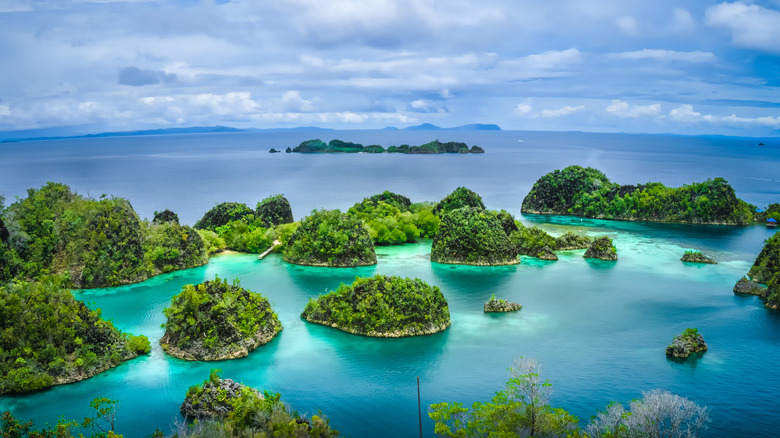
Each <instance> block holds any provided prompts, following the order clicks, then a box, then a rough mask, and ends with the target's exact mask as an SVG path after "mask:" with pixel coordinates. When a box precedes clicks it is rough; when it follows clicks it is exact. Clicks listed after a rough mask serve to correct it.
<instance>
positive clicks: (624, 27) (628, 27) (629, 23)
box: [615, 15, 639, 36]
mask: <svg viewBox="0 0 780 438" xmlns="http://www.w3.org/2000/svg"><path fill="white" fill-rule="evenodd" d="M615 25H616V26H617V27H618V28H619V29H620V30H621V31H623V33H625V34H626V35H630V36H638V35H639V21H638V20H637V19H636V18H634V17H632V16H630V15H624V16H622V17H620V18H618V19H617V20H615Z"/></svg>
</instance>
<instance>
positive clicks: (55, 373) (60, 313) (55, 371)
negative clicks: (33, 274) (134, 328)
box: [0, 278, 150, 394]
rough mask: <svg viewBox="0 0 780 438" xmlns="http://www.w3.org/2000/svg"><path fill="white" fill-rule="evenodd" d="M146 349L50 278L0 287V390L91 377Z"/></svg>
mask: <svg viewBox="0 0 780 438" xmlns="http://www.w3.org/2000/svg"><path fill="white" fill-rule="evenodd" d="M149 351H150V346H149V340H148V339H147V338H146V336H143V335H141V336H133V335H130V334H127V333H122V332H120V331H119V330H117V329H116V328H115V327H114V326H113V325H112V324H111V322H109V321H105V320H103V319H101V318H100V310H90V309H88V308H87V306H85V305H84V303H82V302H81V301H77V300H76V299H75V298H73V295H72V294H71V293H70V291H69V290H67V289H65V288H63V287H62V286H61V284H60V283H59V282H58V281H56V280H55V279H52V278H42V279H41V280H40V281H39V282H37V283H28V282H17V281H14V282H10V283H8V284H6V285H3V286H0V394H7V393H16V392H28V391H36V390H39V389H43V388H48V387H50V386H53V385H60V384H63V383H71V382H76V381H79V380H83V379H86V378H88V377H92V376H94V375H95V374H98V373H100V372H103V371H105V370H107V369H109V368H111V367H114V366H116V365H119V364H120V363H121V362H123V361H125V360H128V359H132V358H134V357H136V356H137V355H138V354H145V353H148V352H149Z"/></svg>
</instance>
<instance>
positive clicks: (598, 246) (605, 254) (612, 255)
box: [583, 236, 618, 261]
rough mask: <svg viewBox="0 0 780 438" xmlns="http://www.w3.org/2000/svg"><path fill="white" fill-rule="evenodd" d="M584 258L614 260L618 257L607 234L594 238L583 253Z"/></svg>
mask: <svg viewBox="0 0 780 438" xmlns="http://www.w3.org/2000/svg"><path fill="white" fill-rule="evenodd" d="M583 257H584V258H586V259H601V260H610V261H614V260H617V259H618V255H617V249H616V248H615V245H613V244H612V239H610V238H609V237H607V236H603V237H599V238H598V239H596V240H594V241H593V243H592V244H591V245H590V246H589V247H588V250H587V251H585V255H583Z"/></svg>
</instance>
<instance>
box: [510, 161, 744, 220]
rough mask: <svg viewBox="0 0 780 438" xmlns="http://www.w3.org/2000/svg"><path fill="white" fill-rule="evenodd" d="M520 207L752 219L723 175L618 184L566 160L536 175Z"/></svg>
mask: <svg viewBox="0 0 780 438" xmlns="http://www.w3.org/2000/svg"><path fill="white" fill-rule="evenodd" d="M521 211H522V212H523V213H530V214H557V215H572V216H581V217H587V218H595V219H615V220H627V221H653V222H681V223H694V224H713V225H747V224H750V223H752V222H754V220H755V219H756V216H755V214H754V212H755V211H756V207H755V206H753V205H750V204H748V203H747V202H745V201H743V200H741V199H739V198H737V195H736V194H735V192H734V189H733V188H732V187H731V186H730V185H729V184H728V182H727V181H726V180H725V179H723V178H715V179H710V180H707V181H705V182H701V183H692V184H690V185H684V186H682V187H666V186H664V185H663V184H661V183H657V182H655V183H653V182H651V183H646V184H639V185H620V184H617V183H613V182H612V181H610V180H609V179H608V178H607V177H606V175H604V174H603V173H602V172H600V171H598V170H596V169H593V168H590V167H581V166H569V167H567V168H565V169H563V170H555V171H553V172H550V173H548V174H546V175H544V176H542V177H541V178H539V179H538V180H537V181H536V183H534V185H533V187H532V188H531V191H530V192H529V193H528V195H527V196H526V197H525V199H523V205H522V210H521Z"/></svg>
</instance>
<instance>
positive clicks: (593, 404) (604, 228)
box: [0, 131, 780, 437]
mask: <svg viewBox="0 0 780 438" xmlns="http://www.w3.org/2000/svg"><path fill="white" fill-rule="evenodd" d="M317 135H319V136H320V138H322V139H323V140H326V141H327V140H329V139H330V138H334V137H335V138H341V139H343V140H350V141H359V142H362V143H364V144H369V143H378V144H382V145H383V146H389V145H392V144H401V143H411V144H420V143H423V142H426V141H429V140H432V139H435V138H439V139H440V140H443V141H444V140H463V141H466V142H467V143H468V144H469V145H471V144H479V145H480V146H483V147H484V148H485V149H486V151H487V153H486V154H484V155H465V156H461V155H442V156H411V155H386V154H385V155H370V154H359V155H299V154H284V153H282V154H269V153H268V152H267V151H268V149H269V148H270V147H275V148H277V149H280V148H281V149H284V148H286V147H287V146H295V145H296V144H297V143H298V142H300V141H301V140H305V139H308V138H311V137H312V135H311V134H307V133H284V134H267V133H266V134H212V135H187V136H163V137H137V138H115V139H88V140H58V141H40V142H25V143H11V144H3V145H0V158H2V160H0V193H3V194H5V195H6V197H7V198H9V200H13V197H14V196H24V193H25V189H26V188H28V187H39V186H40V185H41V184H43V183H44V182H45V181H47V180H52V181H58V182H64V183H66V184H69V185H70V186H71V187H72V188H73V189H74V190H76V191H78V192H80V193H89V194H91V195H93V196H99V195H100V194H102V193H107V194H109V195H116V196H122V197H126V198H128V199H129V200H130V201H131V202H132V203H133V205H134V206H135V208H136V209H137V210H138V211H139V214H140V215H141V216H142V217H150V216H151V214H152V212H153V211H154V210H162V209H164V208H171V209H172V210H174V211H176V212H177V213H178V214H179V215H180V217H181V219H182V221H183V222H185V223H190V224H191V223H194V221H195V220H197V219H198V218H199V217H200V216H201V215H202V214H203V213H204V212H205V211H206V210H207V209H208V208H210V207H211V206H213V205H214V204H215V203H217V202H220V201H227V200H233V201H241V202H246V203H248V204H249V205H251V206H254V204H255V203H256V202H257V201H259V200H261V199H262V198H264V197H266V196H269V195H272V194H275V193H284V194H285V195H286V196H287V198H288V199H289V200H290V202H291V204H292V206H293V212H294V214H295V216H296V218H301V217H303V216H305V215H307V214H308V212H309V211H311V210H312V209H315V208H320V207H325V208H341V209H342V210H344V209H347V208H348V207H349V206H351V205H352V204H353V203H354V202H357V201H359V200H360V199H361V198H362V197H364V196H369V195H372V194H375V193H378V192H381V191H382V190H385V189H388V190H392V191H395V192H397V193H402V194H405V195H407V196H409V197H411V198H412V200H413V201H422V200H431V201H436V200H438V199H440V198H441V197H443V196H444V195H446V194H447V193H449V192H450V191H452V190H453V189H454V188H455V187H457V186H459V185H465V186H467V187H469V188H472V189H473V190H475V191H477V192H478V193H480V194H481V195H482V197H483V199H484V200H485V203H486V204H487V205H488V207H490V208H495V209H500V208H504V209H507V210H509V211H510V212H513V213H515V214H519V210H520V204H521V202H522V198H523V197H524V196H525V194H526V193H527V192H528V190H529V189H530V187H531V185H532V184H533V182H534V181H535V180H536V179H537V178H538V177H539V176H541V175H543V174H544V173H547V172H548V171H550V170H553V169H556V168H561V167H564V166H566V165H569V164H582V165H590V166H594V167H597V168H599V169H600V170H602V171H604V172H605V173H606V174H607V176H609V177H610V178H611V179H612V180H613V181H618V182H621V183H640V182H647V181H661V182H663V183H665V184H668V185H680V184H685V183H690V182H694V181H701V180H704V179H707V178H710V177H716V176H722V177H725V178H726V179H727V180H729V181H730V182H731V183H732V185H733V186H734V187H735V189H736V191H737V194H738V196H740V197H741V198H743V199H745V200H747V201H749V202H751V203H754V204H756V205H758V206H765V205H766V204H768V203H770V202H780V193H779V189H780V182H779V181H778V180H780V172H779V171H778V169H780V149H779V148H778V146H777V145H776V144H773V143H772V142H768V141H766V140H762V141H763V142H764V143H766V146H763V147H760V146H757V143H758V142H759V140H752V139H728V138H696V137H694V138H691V137H677V136H634V135H608V134H578V133H528V132H393V131H355V132H349V131H347V132H333V133H330V132H324V133H323V132H320V133H317ZM518 140H523V141H522V142H520V141H518ZM522 220H523V221H525V222H526V223H529V224H536V225H539V226H541V227H542V228H545V229H546V230H548V231H550V232H552V233H556V234H557V233H562V232H564V231H567V230H574V231H580V230H581V231H582V232H585V233H588V234H591V235H599V234H608V235H610V236H611V237H612V238H613V239H614V241H615V244H616V246H617V248H618V252H619V256H620V260H619V261H618V262H616V263H608V262H592V261H586V260H584V259H583V258H582V253H583V251H569V252H564V253H562V254H560V260H559V261H557V262H544V261H539V260H534V259H524V260H523V263H522V264H520V265H517V266H504V267H495V268H486V267H466V266H448V265H440V264H435V263H431V262H430V261H429V253H430V242H421V243H419V244H415V245H406V246H403V247H385V248H379V249H378V253H379V263H378V265H377V266H375V267H366V268H356V269H327V268H306V267H298V266H293V265H288V264H286V263H284V262H283V261H282V260H281V258H280V257H279V256H277V255H271V256H269V257H268V258H266V259H265V260H263V261H258V260H257V259H256V257H255V256H251V255H224V256H218V257H215V258H212V260H211V262H210V263H209V264H208V265H207V266H204V267H201V268H196V269H191V270H187V271H181V272H177V273H172V274H168V275H163V276H159V277H156V278H153V279H151V280H149V281H146V282H144V283H140V284H136V285H131V286H125V287H121V288H112V289H99V290H92V291H83V292H79V293H78V294H77V297H78V298H79V299H82V300H84V301H85V302H86V303H88V305H90V306H92V307H100V308H102V309H103V315H104V316H105V317H107V318H110V319H112V320H113V321H114V323H115V324H116V325H117V326H118V327H120V328H121V329H123V330H128V331H131V332H133V333H143V334H146V335H147V336H149V338H150V339H151V340H152V341H153V343H154V349H153V351H152V354H151V355H150V356H149V357H144V358H140V359H136V360H133V361H130V362H126V363H124V364H122V365H121V366H119V367H117V368H115V369H113V370H111V371H108V372H106V373H103V374H101V375H99V376H97V377H94V378H92V379H89V380H86V381H83V382H80V383H77V384H72V385H66V386H61V387H57V388H54V389H51V390H47V391H43V392H39V393H35V394H30V395H25V396H13V397H10V396H6V397H3V398H0V409H10V410H11V411H12V412H13V413H14V414H15V415H16V416H18V417H20V418H25V419H34V420H36V421H37V422H46V421H48V422H52V423H53V422H55V421H56V419H57V418H58V417H59V416H60V415H64V416H65V417H66V418H83V417H84V416H86V415H88V413H89V408H88V404H89V401H90V400H91V399H92V398H94V397H95V396H98V395H100V396H106V397H109V398H112V399H117V400H119V418H118V429H119V430H120V432H123V433H124V434H125V436H128V437H135V436H144V435H147V434H150V433H151V432H152V431H153V430H154V429H155V428H157V427H159V428H161V429H163V430H164V431H166V432H167V431H168V430H169V429H170V425H171V424H172V423H173V422H175V421H176V419H177V418H178V405H179V404H180V403H181V401H182V399H183V397H184V394H185V393H186V389H187V387H188V386H189V385H192V384H194V383H197V382H200V381H202V380H204V379H205V378H206V377H207V376H208V372H209V370H210V369H211V368H214V367H218V368H221V369H222V370H223V373H222V374H223V376H225V377H230V378H234V379H236V380H239V381H242V382H244V383H247V384H250V385H252V386H256V387H258V388H261V389H269V390H272V391H277V392H281V393H282V396H283V399H284V400H285V401H287V402H288V403H290V404H291V405H292V406H293V407H295V408H296V409H298V410H299V411H301V412H308V413H309V415H311V414H313V413H316V411H317V409H321V410H322V411H323V413H325V414H326V415H327V416H328V417H329V418H330V419H331V424H332V425H333V426H334V427H335V428H337V429H339V430H340V431H342V433H343V434H344V435H346V436H353V437H354V436H382V435H383V436H411V435H413V434H416V431H417V410H416V386H415V377H416V376H420V380H421V388H422V402H423V405H424V406H426V405H429V404H431V403H436V402H440V401H459V402H464V403H465V404H467V405H470V404H471V403H472V402H474V401H477V400H487V399H489V398H490V397H491V396H492V395H493V393H494V392H495V391H498V390H500V389H501V388H502V386H503V384H504V382H505V381H506V379H507V377H508V375H507V372H506V369H507V368H508V367H510V366H511V365H512V360H513V359H514V358H517V357H520V356H524V357H532V358H536V359H538V360H539V362H540V363H541V364H542V367H543V369H542V373H543V375H544V376H545V377H546V378H548V379H549V380H550V382H551V383H552V384H553V391H554V395H553V404H554V405H556V406H561V407H564V408H566V409H568V410H570V411H571V412H572V413H573V414H575V415H577V416H578V417H579V418H581V419H582V420H583V421H582V423H583V424H584V423H585V422H586V420H587V419H588V418H589V417H590V416H592V415H594V414H595V413H596V411H597V410H599V409H603V408H604V407H605V406H606V405H607V403H609V402H610V401H613V400H617V401H622V402H624V403H626V402H628V401H629V400H631V399H633V398H638V397H641V394H642V392H643V391H648V390H651V389H654V388H665V389H668V390H670V391H672V392H675V393H677V394H680V395H683V396H686V397H689V398H690V399H692V400H694V401H696V402H697V403H699V404H701V405H706V406H708V407H710V408H711V409H712V417H713V422H712V424H711V428H710V430H709V431H708V434H707V435H708V436H718V437H720V436H724V437H725V436H768V435H774V433H775V428H776V425H777V424H778V423H780V410H778V409H777V405H778V400H780V397H779V396H778V394H779V393H780V374H778V373H777V363H780V347H778V345H780V344H779V341H780V312H774V311H769V310H767V309H764V307H763V306H762V304H761V302H760V301H759V300H758V299H757V298H755V297H737V296H734V294H733V293H732V292H731V288H732V286H733V284H734V282H735V281H736V280H737V279H738V278H739V277H740V276H742V275H743V274H744V273H745V272H746V271H747V270H748V269H749V267H750V265H751V264H752V262H753V260H754V259H755V257H756V255H757V254H758V252H759V251H760V249H761V247H762V245H763V241H764V239H766V238H767V237H769V236H770V235H771V233H772V232H773V231H771V230H767V229H766V228H763V227H761V226H751V227H725V226H691V225H670V224H651V223H629V222H611V221H596V220H580V219H578V218H565V217H540V216H526V217H522ZM691 248H696V249H700V250H702V251H704V252H705V253H707V254H709V255H711V256H713V257H714V258H715V259H716V260H717V261H718V262H719V263H718V264H717V265H707V266H698V265H690V264H683V263H682V262H680V261H679V257H680V256H681V255H682V253H683V252H684V251H685V249H691ZM374 273H386V274H394V275H402V276H409V277H419V278H421V279H423V280H425V281H427V282H429V283H431V284H435V285H437V286H439V287H441V289H442V291H443V293H444V294H445V297H446V298H447V300H448V301H449V304H450V310H451V313H452V321H453V322H452V326H451V327H450V328H449V329H448V330H446V331H445V332H443V333H440V334H437V335H432V336H425V337H419V338H410V339H370V338H363V337H359V336H354V335H350V334H347V333H343V332H340V331H337V330H333V329H330V328H328V327H322V326H318V325H311V324H308V323H305V322H304V321H302V320H301V319H300V318H299V314H300V312H301V311H302V310H303V307H304V306H305V303H306V301H307V300H308V299H309V298H311V297H315V296H317V295H319V294H321V293H324V292H326V291H327V290H330V289H333V288H335V287H336V286H338V284H339V283H340V282H347V283H348V282H351V281H352V280H353V279H354V277H355V276H356V275H361V276H365V275H373V274H374ZM215 274H218V275H219V276H220V277H224V278H240V279H241V281H242V284H243V285H244V286H245V287H247V288H249V289H252V290H256V291H258V292H261V293H263V294H264V295H265V296H266V297H268V298H269V300H270V301H271V304H272V306H273V307H274V309H275V311H276V312H277V313H278V314H279V317H280V320H281V321H282V324H283V325H284V327H285V328H284V331H283V332H282V333H281V335H280V336H279V337H278V338H277V339H276V340H274V341H272V342H271V343H270V344H268V345H266V346H263V347H261V348H259V349H258V350H256V351H254V352H253V353H251V354H250V355H249V357H247V358H245V359H240V360H233V361H222V362H218V363H189V362H184V361H180V360H177V359H171V358H168V357H166V356H165V355H164V354H163V353H162V351H161V350H160V348H159V347H158V346H157V344H156V341H157V340H158V339H159V338H160V336H161V335H162V329H161V328H160V324H161V323H162V322H163V315H162V308H163V307H165V306H166V305H167V304H168V303H169V302H170V297H171V296H173V295H175V294H176V293H178V291H179V290H180V288H181V286H182V285H184V284H187V283H194V282H201V281H203V280H205V279H210V278H213V276H214V275H215ZM492 293H495V294H496V295H497V296H498V297H501V298H508V299H510V300H513V301H518V302H520V303H521V304H523V309H522V310H521V311H520V312H517V313H513V314H507V315H485V314H483V312H482V304H483V303H484V302H485V301H486V300H487V299H488V297H489V296H490V295H491V294H492ZM686 327H697V328H699V330H700V332H701V333H702V334H703V335H704V337H705V339H706V340H707V342H708V344H709V346H710V351H709V352H707V353H706V354H704V355H703V356H702V357H700V358H698V359H693V360H689V361H686V362H675V361H670V360H668V359H666V356H665V355H664V352H663V350H664V348H665V346H666V345H667V344H669V343H670V342H671V340H672V337H673V336H674V335H676V334H679V332H680V331H682V330H683V329H684V328H686ZM432 429H433V426H432V422H430V421H429V420H427V419H425V422H424V430H425V433H426V436H433V433H432Z"/></svg>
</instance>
